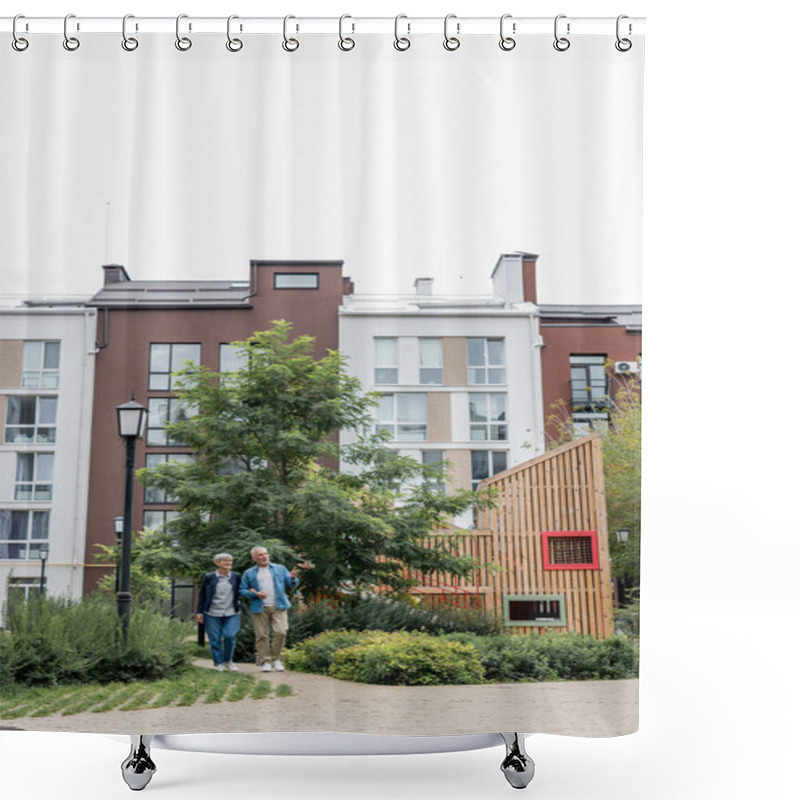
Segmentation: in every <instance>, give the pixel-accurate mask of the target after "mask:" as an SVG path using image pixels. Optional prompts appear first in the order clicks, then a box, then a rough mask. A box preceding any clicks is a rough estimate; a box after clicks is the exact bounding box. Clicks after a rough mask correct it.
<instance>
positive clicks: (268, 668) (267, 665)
mask: <svg viewBox="0 0 800 800" xmlns="http://www.w3.org/2000/svg"><path fill="white" fill-rule="evenodd" d="M261 671H262V672H272V664H270V663H269V661H265V662H264V663H263V664H262V665H261Z"/></svg>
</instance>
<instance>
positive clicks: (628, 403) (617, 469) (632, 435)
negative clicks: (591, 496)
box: [547, 363, 642, 600]
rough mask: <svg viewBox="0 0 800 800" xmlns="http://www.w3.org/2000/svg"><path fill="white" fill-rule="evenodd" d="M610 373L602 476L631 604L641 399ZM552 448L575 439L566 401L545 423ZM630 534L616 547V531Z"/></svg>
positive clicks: (617, 571) (615, 556)
mask: <svg viewBox="0 0 800 800" xmlns="http://www.w3.org/2000/svg"><path fill="white" fill-rule="evenodd" d="M606 370H607V372H608V373H609V375H608V381H609V388H610V392H609V396H608V397H607V398H606V403H607V405H608V408H609V416H608V421H607V423H606V424H605V425H604V426H602V427H601V428H600V429H599V432H600V433H601V435H602V438H603V473H604V478H605V490H606V517H607V523H608V531H609V547H610V552H611V568H612V572H613V575H614V577H615V578H616V579H617V581H618V585H619V586H620V587H621V588H622V589H623V594H624V595H625V597H623V600H625V599H632V598H633V597H634V596H635V595H636V594H637V593H638V588H639V555H640V541H641V497H642V492H641V483H642V395H641V384H640V381H639V379H638V377H636V376H625V377H623V378H619V377H617V376H614V375H613V374H611V364H610V363H609V364H607V365H606ZM547 430H548V433H549V445H550V446H551V447H557V446H559V445H561V444H565V443H566V442H569V441H572V440H573V439H574V438H575V435H574V428H573V424H572V410H571V409H570V408H569V406H568V405H567V404H566V403H565V402H564V401H563V400H562V401H559V402H557V403H556V404H554V406H553V407H552V408H551V413H550V414H549V416H548V418H547ZM623 529H624V530H628V531H629V532H630V536H629V539H628V541H627V542H625V543H620V542H617V539H616V536H615V535H614V534H615V532H616V531H618V530H623Z"/></svg>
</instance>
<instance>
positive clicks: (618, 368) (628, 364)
mask: <svg viewBox="0 0 800 800" xmlns="http://www.w3.org/2000/svg"><path fill="white" fill-rule="evenodd" d="M638 371H639V364H638V363H637V362H636V361H615V362H614V374H615V375H630V374H633V373H636V372H638Z"/></svg>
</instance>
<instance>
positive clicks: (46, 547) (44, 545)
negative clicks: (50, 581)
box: [39, 542, 50, 597]
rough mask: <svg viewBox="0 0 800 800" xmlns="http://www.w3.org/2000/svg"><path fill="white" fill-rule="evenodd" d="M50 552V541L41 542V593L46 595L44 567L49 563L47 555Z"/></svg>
mask: <svg viewBox="0 0 800 800" xmlns="http://www.w3.org/2000/svg"><path fill="white" fill-rule="evenodd" d="M49 554H50V544H49V543H48V542H40V543H39V558H40V559H41V560H42V572H41V574H40V575H39V594H40V595H41V596H42V597H44V568H45V565H46V564H47V556H48V555H49Z"/></svg>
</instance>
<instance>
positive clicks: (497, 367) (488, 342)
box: [467, 339, 506, 385]
mask: <svg viewBox="0 0 800 800" xmlns="http://www.w3.org/2000/svg"><path fill="white" fill-rule="evenodd" d="M505 351H506V346H505V340H504V339H467V382H468V383H470V384H475V385H478V384H501V383H505V382H506V354H505Z"/></svg>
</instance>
